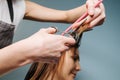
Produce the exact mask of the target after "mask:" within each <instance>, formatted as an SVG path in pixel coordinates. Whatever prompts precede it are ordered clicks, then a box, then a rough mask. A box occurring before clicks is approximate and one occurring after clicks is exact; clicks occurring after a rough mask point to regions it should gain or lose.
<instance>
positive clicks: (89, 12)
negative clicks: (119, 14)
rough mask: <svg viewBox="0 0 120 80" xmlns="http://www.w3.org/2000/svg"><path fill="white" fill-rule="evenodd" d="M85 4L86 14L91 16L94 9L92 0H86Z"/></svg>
mask: <svg viewBox="0 0 120 80" xmlns="http://www.w3.org/2000/svg"><path fill="white" fill-rule="evenodd" d="M86 6H87V9H88V14H89V15H90V16H93V15H94V10H95V8H94V2H93V1H90V0H88V1H87V2H86Z"/></svg>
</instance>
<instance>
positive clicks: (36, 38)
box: [26, 28, 75, 62]
mask: <svg viewBox="0 0 120 80" xmlns="http://www.w3.org/2000/svg"><path fill="white" fill-rule="evenodd" d="M55 32H56V30H55V29H54V28H47V29H41V30H40V31H38V32H37V33H35V34H34V35H33V36H31V37H29V38H27V39H26V44H27V46H26V48H27V51H28V52H26V53H27V54H28V55H29V57H30V58H31V59H32V60H34V61H41V62H44V61H45V62H46V61H47V62H52V61H54V60H58V58H59V57H60V56H61V52H63V51H65V50H67V49H69V47H68V46H67V45H66V44H70V45H73V44H74V43H75V40H74V39H73V38H69V37H65V36H61V35H55V34H53V33H55Z"/></svg>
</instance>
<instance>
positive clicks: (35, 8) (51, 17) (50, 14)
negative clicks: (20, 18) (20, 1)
mask: <svg viewBox="0 0 120 80" xmlns="http://www.w3.org/2000/svg"><path fill="white" fill-rule="evenodd" d="M85 10H86V9H85V5H84V6H81V7H78V8H75V9H73V10H67V11H63V10H56V9H51V8H47V7H44V6H41V5H38V4H36V3H33V2H30V1H26V14H25V19H30V20H37V21H52V22H67V23H71V22H74V21H75V20H76V19H78V18H79V17H80V16H81V15H82V14H83V13H84V12H85Z"/></svg>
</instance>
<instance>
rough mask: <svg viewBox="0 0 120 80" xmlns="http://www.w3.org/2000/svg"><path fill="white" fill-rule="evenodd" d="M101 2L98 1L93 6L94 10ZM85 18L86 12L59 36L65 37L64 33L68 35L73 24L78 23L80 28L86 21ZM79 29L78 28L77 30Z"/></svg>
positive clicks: (100, 0)
mask: <svg viewBox="0 0 120 80" xmlns="http://www.w3.org/2000/svg"><path fill="white" fill-rule="evenodd" d="M102 1H103V0H99V1H98V2H97V3H96V4H95V6H94V7H95V8H96V7H97V6H99V4H100V3H102ZM87 16H88V12H86V13H84V14H83V15H82V16H81V17H80V18H79V19H77V20H76V21H75V22H74V23H73V24H72V25H71V26H69V27H68V28H67V29H66V30H65V31H64V32H63V33H62V34H61V35H63V36H64V35H65V34H66V33H69V31H70V30H72V27H73V25H74V24H76V23H78V22H80V23H81V24H80V26H81V25H82V24H83V23H84V22H85V21H86V20H87ZM77 29H79V28H77Z"/></svg>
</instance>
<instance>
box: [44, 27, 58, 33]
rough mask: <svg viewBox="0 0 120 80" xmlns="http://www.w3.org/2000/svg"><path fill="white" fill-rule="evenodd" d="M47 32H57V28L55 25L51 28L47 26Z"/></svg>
mask: <svg viewBox="0 0 120 80" xmlns="http://www.w3.org/2000/svg"><path fill="white" fill-rule="evenodd" d="M45 32H47V33H49V34H54V33H56V32H57V29H56V28H55V27H50V28H47V29H46V31H45Z"/></svg>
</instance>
